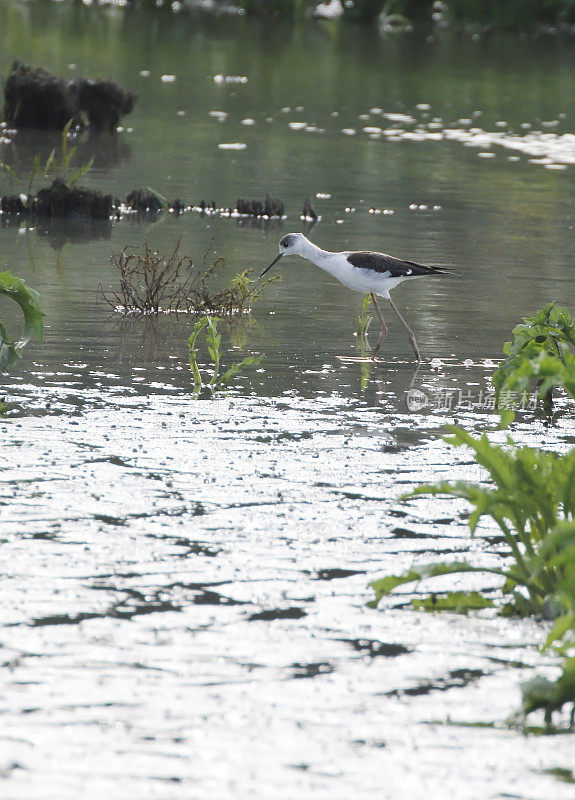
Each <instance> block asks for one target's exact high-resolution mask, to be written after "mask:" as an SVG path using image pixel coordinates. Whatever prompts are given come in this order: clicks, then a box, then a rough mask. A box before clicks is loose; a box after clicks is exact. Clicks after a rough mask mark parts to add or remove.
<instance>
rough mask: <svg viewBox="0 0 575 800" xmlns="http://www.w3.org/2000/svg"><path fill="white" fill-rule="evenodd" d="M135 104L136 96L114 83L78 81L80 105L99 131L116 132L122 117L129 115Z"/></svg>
mask: <svg viewBox="0 0 575 800" xmlns="http://www.w3.org/2000/svg"><path fill="white" fill-rule="evenodd" d="M135 103H136V95H135V94H132V93H131V92H127V91H126V90H125V89H122V87H121V86H119V85H118V84H117V83H114V81H89V80H80V81H78V105H79V107H80V109H81V110H82V111H85V112H86V116H87V117H88V122H89V124H90V125H91V126H92V127H93V128H96V129H97V130H105V131H114V130H116V128H117V127H118V125H119V124H120V119H121V117H123V116H125V115H126V114H129V113H130V112H131V111H132V110H133V108H134V105H135Z"/></svg>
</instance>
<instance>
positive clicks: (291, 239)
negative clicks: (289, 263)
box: [260, 233, 310, 278]
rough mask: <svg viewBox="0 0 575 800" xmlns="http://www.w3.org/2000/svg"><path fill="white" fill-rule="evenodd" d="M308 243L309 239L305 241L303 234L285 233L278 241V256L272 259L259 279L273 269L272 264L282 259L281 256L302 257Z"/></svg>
mask: <svg viewBox="0 0 575 800" xmlns="http://www.w3.org/2000/svg"><path fill="white" fill-rule="evenodd" d="M309 243H310V242H309V239H306V237H305V236H304V235H303V233H286V235H285V236H282V238H281V239H280V242H279V245H278V250H279V253H278V255H277V256H276V257H275V258H274V260H273V261H272V263H271V264H270V265H269V267H266V268H265V269H264V271H263V272H262V274H261V275H260V278H261V277H263V276H264V275H265V274H266V272H267V271H268V270H270V269H271V268H272V267H273V265H274V264H277V262H278V261H279V260H280V258H282V256H291V255H294V256H301V255H303V254H304V252H305V250H306V245H309Z"/></svg>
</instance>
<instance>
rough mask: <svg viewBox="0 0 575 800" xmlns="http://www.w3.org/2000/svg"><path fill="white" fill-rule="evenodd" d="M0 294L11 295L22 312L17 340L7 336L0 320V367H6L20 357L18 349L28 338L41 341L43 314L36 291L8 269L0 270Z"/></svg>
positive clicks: (23, 345) (20, 348)
mask: <svg viewBox="0 0 575 800" xmlns="http://www.w3.org/2000/svg"><path fill="white" fill-rule="evenodd" d="M0 295H6V296H7V297H11V298H12V300H14V301H15V302H16V303H18V305H19V306H20V308H21V309H22V313H23V314H24V330H23V332H22V338H21V339H20V340H19V341H15V340H14V339H13V338H12V337H11V336H9V334H8V331H7V330H6V327H5V325H4V324H3V323H2V322H0V369H6V368H8V367H9V366H11V365H12V364H13V363H14V362H15V361H16V360H17V359H18V358H19V357H20V351H21V350H22V348H23V347H25V345H26V344H28V342H29V341H30V339H32V338H34V339H37V340H38V341H41V339H42V333H43V329H44V323H43V316H44V314H43V313H42V311H41V309H40V295H39V294H38V292H36V291H35V290H34V289H31V288H30V287H29V286H27V285H26V284H25V283H24V281H23V280H22V278H18V277H16V276H15V275H12V273H11V272H10V271H8V272H0Z"/></svg>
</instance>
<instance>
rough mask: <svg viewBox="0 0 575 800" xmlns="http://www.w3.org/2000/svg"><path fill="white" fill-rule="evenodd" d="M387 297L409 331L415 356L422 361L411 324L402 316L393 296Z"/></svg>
mask: <svg viewBox="0 0 575 800" xmlns="http://www.w3.org/2000/svg"><path fill="white" fill-rule="evenodd" d="M387 299H388V300H389V305H390V306H391V307H392V308H393V310H394V311H395V313H396V314H397V316H398V317H399V319H400V320H401V324H402V325H403V327H404V328H405V330H406V331H407V335H408V336H409V341H410V342H411V346H412V347H413V352H414V353H415V357H416V359H417V360H418V361H421V356H420V355H419V348H418V346H417V342H416V341H415V336H414V334H413V331H412V330H411V328H410V327H409V325H408V324H407V322H406V321H405V320H404V319H403V317H402V316H401V314H400V313H399V309H398V307H397V306H396V305H395V303H394V302H393V300H392V299H391V297H388V298H387Z"/></svg>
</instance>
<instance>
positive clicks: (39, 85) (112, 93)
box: [3, 61, 137, 131]
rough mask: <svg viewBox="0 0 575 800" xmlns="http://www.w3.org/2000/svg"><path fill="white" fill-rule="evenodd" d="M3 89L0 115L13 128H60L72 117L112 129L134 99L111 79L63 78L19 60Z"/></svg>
mask: <svg viewBox="0 0 575 800" xmlns="http://www.w3.org/2000/svg"><path fill="white" fill-rule="evenodd" d="M3 89H4V108H3V118H4V120H5V121H6V122H7V123H8V124H9V125H10V126H12V127H14V128H44V129H56V130H63V129H64V128H65V126H66V125H67V124H68V122H69V121H70V120H72V121H73V123H72V124H73V126H74V127H78V128H83V127H85V126H86V125H90V126H91V127H92V128H95V129H96V130H103V131H115V130H116V128H117V127H118V125H119V123H120V120H121V118H122V117H123V116H125V115H126V114H129V113H130V112H131V111H132V110H133V108H134V105H135V103H136V99H137V97H136V95H135V94H133V93H132V92H129V91H127V90H126V89H123V88H122V87H121V86H120V85H119V84H117V83H115V82H114V81H112V80H107V81H100V80H97V81H96V80H88V79H86V78H80V79H77V80H64V79H63V78H58V77H57V76H56V75H53V74H52V73H51V72H48V70H45V69H43V68H42V67H36V68H34V67H29V66H27V65H26V64H21V63H20V62H19V61H14V63H13V64H12V68H11V70H10V72H9V74H8V77H7V79H6V81H5V83H4V86H3Z"/></svg>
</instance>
